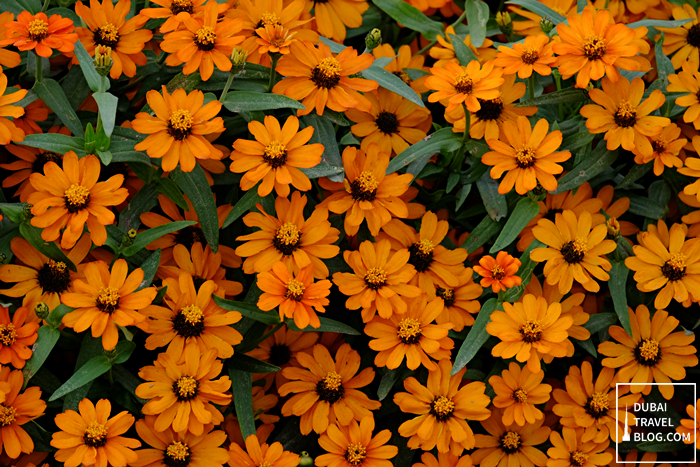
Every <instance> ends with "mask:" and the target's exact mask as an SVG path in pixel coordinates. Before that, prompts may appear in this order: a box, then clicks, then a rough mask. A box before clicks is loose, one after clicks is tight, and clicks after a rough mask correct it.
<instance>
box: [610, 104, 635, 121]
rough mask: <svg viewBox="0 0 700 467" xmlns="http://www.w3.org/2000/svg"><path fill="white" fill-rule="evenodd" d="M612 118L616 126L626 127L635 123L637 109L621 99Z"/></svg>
mask: <svg viewBox="0 0 700 467" xmlns="http://www.w3.org/2000/svg"><path fill="white" fill-rule="evenodd" d="M613 120H615V123H616V124H617V126H621V127H622V128H628V127H631V126H634V124H635V123H637V109H636V108H635V107H634V106H633V105H632V104H630V103H629V102H627V101H622V102H620V104H619V105H618V106H617V110H616V111H615V115H613Z"/></svg>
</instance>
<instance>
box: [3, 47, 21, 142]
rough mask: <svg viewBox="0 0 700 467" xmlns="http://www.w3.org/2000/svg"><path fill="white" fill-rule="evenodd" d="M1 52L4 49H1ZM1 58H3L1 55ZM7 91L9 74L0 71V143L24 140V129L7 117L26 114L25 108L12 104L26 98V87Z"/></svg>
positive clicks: (17, 116)
mask: <svg viewBox="0 0 700 467" xmlns="http://www.w3.org/2000/svg"><path fill="white" fill-rule="evenodd" d="M0 52H3V50H1V49H0ZM0 58H2V57H1V56H0ZM6 91H7V76H6V75H5V73H3V72H2V71H0V145H6V144H10V143H21V142H22V141H24V131H23V130H22V129H21V128H17V126H15V124H14V123H13V122H12V120H8V119H7V117H12V118H19V117H21V116H22V115H24V108H22V107H20V106H18V105H10V104H14V103H17V102H19V101H21V100H22V99H24V96H26V95H27V90H26V89H20V90H19V91H16V92H13V93H12V94H5V92H6Z"/></svg>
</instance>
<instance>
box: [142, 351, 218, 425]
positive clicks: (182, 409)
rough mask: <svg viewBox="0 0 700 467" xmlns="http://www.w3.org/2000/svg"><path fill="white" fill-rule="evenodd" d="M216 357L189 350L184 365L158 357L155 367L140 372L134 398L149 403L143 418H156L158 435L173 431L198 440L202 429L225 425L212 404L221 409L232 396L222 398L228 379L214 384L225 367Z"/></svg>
mask: <svg viewBox="0 0 700 467" xmlns="http://www.w3.org/2000/svg"><path fill="white" fill-rule="evenodd" d="M216 354H217V351H216V349H208V350H206V351H204V353H202V354H200V349H198V348H197V347H195V346H188V347H187V348H186V350H185V355H184V357H185V361H184V362H183V363H180V364H178V362H177V361H176V360H175V359H174V358H173V357H172V356H171V355H169V354H168V353H161V354H160V355H158V360H156V361H155V362H153V365H154V366H145V367H143V368H141V370H139V377H140V378H141V379H143V380H144V381H146V382H145V383H143V384H141V385H140V386H138V387H137V388H136V395H137V396H138V397H141V398H143V399H147V400H148V402H146V405H144V406H143V408H142V409H141V410H142V412H143V413H144V414H145V415H155V416H157V418H156V420H155V422H154V424H153V426H154V428H155V429H156V430H157V431H159V432H162V431H165V430H167V429H168V428H170V427H172V429H173V431H175V432H176V433H178V434H180V435H184V434H185V433H186V432H189V433H192V434H193V435H195V436H201V435H202V434H203V433H204V427H205V425H209V424H213V425H219V424H220V423H221V422H223V421H224V416H223V415H222V414H221V412H220V411H219V409H218V408H217V407H215V406H214V405H212V404H216V405H218V406H221V405H227V404H229V403H230V402H231V396H230V395H227V394H225V392H226V391H228V389H229V388H230V387H231V380H230V379H229V377H228V376H222V377H221V378H219V379H218V380H216V381H215V380H214V378H216V377H217V376H219V375H220V374H221V370H222V369H223V367H224V364H223V363H221V361H220V360H217V359H216Z"/></svg>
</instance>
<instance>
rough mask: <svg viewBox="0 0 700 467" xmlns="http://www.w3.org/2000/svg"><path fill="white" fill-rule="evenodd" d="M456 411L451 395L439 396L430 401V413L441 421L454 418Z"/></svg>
mask: <svg viewBox="0 0 700 467" xmlns="http://www.w3.org/2000/svg"><path fill="white" fill-rule="evenodd" d="M454 411H455V403H454V402H452V399H450V398H449V397H445V396H437V397H435V398H434V399H433V401H432V402H431V403H430V414H431V415H432V416H433V417H435V418H436V419H437V420H438V421H440V422H444V421H446V420H447V419H449V418H452V414H453V413H454Z"/></svg>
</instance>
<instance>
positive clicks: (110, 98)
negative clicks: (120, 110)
mask: <svg viewBox="0 0 700 467" xmlns="http://www.w3.org/2000/svg"><path fill="white" fill-rule="evenodd" d="M92 97H93V98H94V99H95V102H97V107H98V108H99V111H100V119H101V120H102V127H103V128H104V131H105V134H106V135H107V137H108V138H109V137H110V136H112V131H113V130H114V124H115V122H116V118H117V104H118V103H119V99H118V98H117V96H115V95H114V94H110V93H108V92H96V93H93V95H92Z"/></svg>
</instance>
